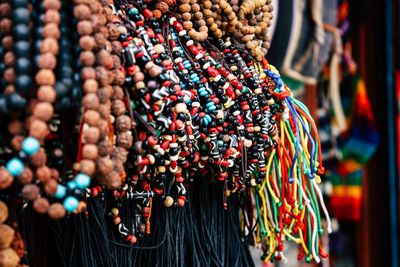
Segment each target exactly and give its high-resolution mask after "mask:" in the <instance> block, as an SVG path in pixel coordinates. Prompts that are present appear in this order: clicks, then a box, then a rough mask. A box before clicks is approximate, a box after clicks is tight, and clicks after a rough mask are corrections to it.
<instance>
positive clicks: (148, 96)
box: [144, 93, 151, 103]
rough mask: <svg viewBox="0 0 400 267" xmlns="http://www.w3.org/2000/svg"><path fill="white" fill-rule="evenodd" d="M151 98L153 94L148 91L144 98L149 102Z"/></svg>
mask: <svg viewBox="0 0 400 267" xmlns="http://www.w3.org/2000/svg"><path fill="white" fill-rule="evenodd" d="M150 98H151V95H150V94H149V93H147V94H146V95H145V97H144V100H145V101H146V103H149V101H150Z"/></svg>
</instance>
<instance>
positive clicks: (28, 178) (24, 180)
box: [17, 166, 33, 184]
mask: <svg viewBox="0 0 400 267" xmlns="http://www.w3.org/2000/svg"><path fill="white" fill-rule="evenodd" d="M17 178H18V181H19V182H20V183H21V184H29V183H30V182H32V179H33V172H32V170H31V169H30V168H29V167H26V166H25V167H24V169H23V171H22V172H21V173H20V174H19V175H18V177H17Z"/></svg>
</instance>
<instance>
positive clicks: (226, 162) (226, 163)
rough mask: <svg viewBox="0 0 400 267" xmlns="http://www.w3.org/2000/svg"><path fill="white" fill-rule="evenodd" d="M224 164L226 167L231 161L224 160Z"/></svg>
mask: <svg viewBox="0 0 400 267" xmlns="http://www.w3.org/2000/svg"><path fill="white" fill-rule="evenodd" d="M221 165H222V166H224V167H228V166H229V162H228V161H227V160H224V161H222V164H221Z"/></svg>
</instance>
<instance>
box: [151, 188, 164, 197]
mask: <svg viewBox="0 0 400 267" xmlns="http://www.w3.org/2000/svg"><path fill="white" fill-rule="evenodd" d="M153 190H154V192H155V193H156V194H157V195H160V194H162V193H163V190H162V189H157V188H153Z"/></svg>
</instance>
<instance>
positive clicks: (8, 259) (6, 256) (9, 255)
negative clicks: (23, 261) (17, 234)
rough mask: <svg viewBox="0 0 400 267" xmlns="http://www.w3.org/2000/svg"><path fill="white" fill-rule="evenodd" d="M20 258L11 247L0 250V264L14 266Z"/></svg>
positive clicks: (5, 266)
mask: <svg viewBox="0 0 400 267" xmlns="http://www.w3.org/2000/svg"><path fill="white" fill-rule="evenodd" d="M19 261H20V258H19V256H18V254H17V253H16V252H15V250H14V249H12V248H5V249H2V250H0V266H3V267H15V266H17V265H18V263H19Z"/></svg>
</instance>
